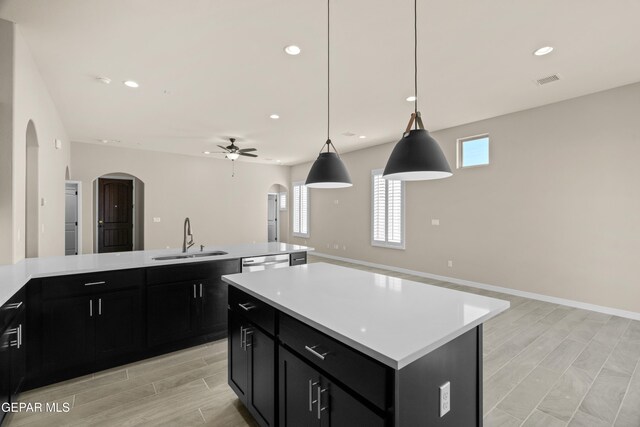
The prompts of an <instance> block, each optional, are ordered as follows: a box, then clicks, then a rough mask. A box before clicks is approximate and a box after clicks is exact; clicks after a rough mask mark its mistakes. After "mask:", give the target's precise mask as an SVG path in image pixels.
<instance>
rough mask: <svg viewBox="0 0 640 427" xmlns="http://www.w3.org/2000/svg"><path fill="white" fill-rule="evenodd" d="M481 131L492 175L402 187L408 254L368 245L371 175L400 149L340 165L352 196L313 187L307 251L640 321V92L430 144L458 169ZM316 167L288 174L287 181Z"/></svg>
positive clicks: (595, 98)
mask: <svg viewBox="0 0 640 427" xmlns="http://www.w3.org/2000/svg"><path fill="white" fill-rule="evenodd" d="M561 84H562V83H561ZM542 90H545V89H542ZM404 125H405V123H398V134H399V135H400V132H401V131H402V129H403V128H404ZM427 126H428V120H427ZM481 133H489V134H490V137H491V147H490V150H491V151H490V155H491V165H490V166H486V167H477V168H470V169H464V170H455V171H454V176H453V177H451V178H448V179H445V180H441V181H423V182H410V183H408V184H407V187H406V190H407V191H406V224H407V225H406V250H397V249H385V248H379V247H372V246H371V244H370V227H371V213H370V209H371V202H370V197H371V188H370V181H369V180H370V172H371V170H372V169H377V168H383V167H384V166H385V164H386V160H387V158H388V156H389V154H390V152H391V150H392V148H393V146H394V143H395V142H394V143H390V144H385V145H381V146H377V147H373V148H369V149H365V150H360V151H355V152H351V153H348V154H346V155H344V156H343V158H344V160H345V163H346V164H347V167H348V168H349V171H350V172H351V176H352V178H353V182H354V186H353V187H352V188H349V189H342V190H319V189H315V190H311V196H310V197H311V198H310V200H311V213H310V215H311V216H310V221H311V222H310V231H311V237H310V238H309V239H306V242H307V243H308V244H309V245H311V246H314V247H316V248H317V250H318V251H320V252H324V253H327V254H333V255H336V256H342V257H347V258H353V259H359V260H364V261H369V262H375V263H380V264H386V265H393V266H397V267H402V268H407V269H412V270H418V271H422V272H427V273H431V274H438V275H443V276H449V277H455V278H459V279H466V280H471V281H475V282H481V283H485V284H492V285H496V286H503V287H507V288H512V289H516V290H522V291H528V292H535V293H540V294H544V295H549V296H554V297H560V298H567V299H572V300H578V301H582V302H587V303H592V304H598V305H604V306H608V307H615V308H619V309H625V310H631V311H635V312H640V280H639V279H638V274H637V270H636V268H637V264H638V263H637V259H638V256H639V255H640V220H638V218H639V216H640V185H639V183H640V168H639V167H638V162H639V161H640V84H634V85H629V86H624V87H620V88H616V89H612V90H608V91H605V92H600V93H596V94H593V95H588V96H584V97H580V98H575V99H572V100H568V101H564V102H560V103H556V104H551V105H547V106H544V107H540V108H536V109H532V110H527V111H522V112H518V113H514V114H509V115H505V116H500V117H496V118H492V119H488V120H483V121H480V122H476V123H471V124H468V125H464V126H459V127H455V128H451V129H446V130H442V131H438V132H435V133H434V136H435V137H436V138H437V140H438V141H440V143H441V145H442V146H443V149H444V151H445V154H446V155H447V158H448V159H449V162H450V164H451V166H452V167H455V166H456V140H457V138H462V137H466V136H471V135H477V134H481ZM309 168H310V164H303V165H298V166H295V167H293V168H292V172H291V181H298V180H303V179H304V178H305V177H306V174H307V172H308V170H309ZM336 200H338V204H336V203H335V201H336ZM431 219H439V220H440V225H439V226H432V225H431ZM290 241H292V243H304V242H305V240H304V239H299V238H293V237H292V238H290ZM335 244H338V245H339V247H340V249H338V250H335V249H333V248H334V245H335ZM344 247H346V249H344ZM448 260H452V261H453V267H452V268H449V267H447V261H448Z"/></svg>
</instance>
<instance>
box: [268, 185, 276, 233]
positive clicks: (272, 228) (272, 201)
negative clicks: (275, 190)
mask: <svg viewBox="0 0 640 427" xmlns="http://www.w3.org/2000/svg"><path fill="white" fill-rule="evenodd" d="M268 197H269V198H268V201H267V238H268V239H267V240H268V241H269V242H277V241H278V195H277V194H269V195H268Z"/></svg>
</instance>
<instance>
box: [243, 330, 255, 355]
mask: <svg viewBox="0 0 640 427" xmlns="http://www.w3.org/2000/svg"><path fill="white" fill-rule="evenodd" d="M252 335H253V329H250V328H245V330H244V351H247V347H251V344H253V340H251V342H249V337H250V336H252Z"/></svg>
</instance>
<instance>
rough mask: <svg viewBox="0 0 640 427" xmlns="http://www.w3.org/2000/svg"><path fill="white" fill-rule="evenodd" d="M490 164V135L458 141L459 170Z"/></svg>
mask: <svg viewBox="0 0 640 427" xmlns="http://www.w3.org/2000/svg"><path fill="white" fill-rule="evenodd" d="M488 164H489V135H478V136H472V137H469V138H461V139H459V140H458V168H468V167H470V166H483V165H488Z"/></svg>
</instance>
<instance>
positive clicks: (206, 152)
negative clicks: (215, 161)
mask: <svg viewBox="0 0 640 427" xmlns="http://www.w3.org/2000/svg"><path fill="white" fill-rule="evenodd" d="M202 154H211V151H203V152H202Z"/></svg>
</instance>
